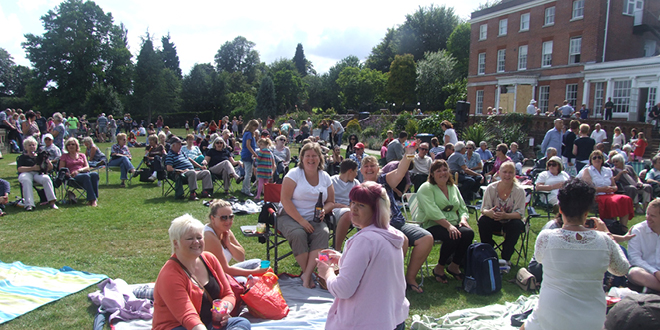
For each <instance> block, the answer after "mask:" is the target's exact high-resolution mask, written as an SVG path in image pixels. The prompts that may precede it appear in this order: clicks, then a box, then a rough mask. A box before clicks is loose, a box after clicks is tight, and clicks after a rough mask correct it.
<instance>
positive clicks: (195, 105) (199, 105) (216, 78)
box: [181, 63, 226, 119]
mask: <svg viewBox="0 0 660 330" xmlns="http://www.w3.org/2000/svg"><path fill="white" fill-rule="evenodd" d="M181 87H182V93H181V94H182V98H183V103H182V110H183V111H186V112H190V113H199V114H201V115H202V118H203V119H205V118H208V119H210V118H219V117H217V116H215V115H216V114H218V115H219V114H220V113H221V112H220V110H221V109H222V105H223V102H224V98H225V94H226V82H225V80H223V79H222V78H221V76H220V75H219V74H218V73H217V71H216V70H215V68H214V67H213V65H211V64H210V63H204V64H195V65H194V66H193V67H192V69H190V73H188V74H187V75H186V76H185V77H183V81H182V86H181Z"/></svg>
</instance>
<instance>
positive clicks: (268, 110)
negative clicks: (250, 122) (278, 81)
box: [254, 76, 277, 119]
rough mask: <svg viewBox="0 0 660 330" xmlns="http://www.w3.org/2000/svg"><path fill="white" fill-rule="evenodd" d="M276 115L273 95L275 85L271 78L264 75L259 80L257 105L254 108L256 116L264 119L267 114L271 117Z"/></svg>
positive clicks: (275, 99) (275, 98)
mask: <svg viewBox="0 0 660 330" xmlns="http://www.w3.org/2000/svg"><path fill="white" fill-rule="evenodd" d="M275 115H277V97H276V95H275V85H274V84H273V79H271V78H270V77H269V76H265V77H264V79H263V80H261V85H260V86H259V93H258V94H257V107H256V108H255V109H254V116H255V117H256V118H262V119H265V118H267V117H268V116H272V117H273V118H274V117H275Z"/></svg>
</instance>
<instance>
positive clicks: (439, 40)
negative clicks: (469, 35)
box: [397, 4, 458, 61]
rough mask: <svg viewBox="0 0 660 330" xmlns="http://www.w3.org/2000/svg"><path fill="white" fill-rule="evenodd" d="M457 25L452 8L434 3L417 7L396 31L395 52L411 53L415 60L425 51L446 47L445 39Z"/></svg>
mask: <svg viewBox="0 0 660 330" xmlns="http://www.w3.org/2000/svg"><path fill="white" fill-rule="evenodd" d="M456 25H458V16H457V15H456V14H455V13H454V8H452V7H446V6H444V5H442V6H436V5H433V4H432V5H430V6H428V7H421V6H420V7H419V9H417V11H416V12H414V13H413V14H408V15H406V21H405V22H404V23H403V25H401V26H400V27H399V29H398V31H397V45H398V46H397V54H412V55H413V56H414V57H415V60H416V61H419V60H420V59H422V58H423V57H424V53H426V52H437V51H439V50H443V49H445V48H447V39H448V38H449V36H450V35H451V33H452V31H454V28H455V27H456Z"/></svg>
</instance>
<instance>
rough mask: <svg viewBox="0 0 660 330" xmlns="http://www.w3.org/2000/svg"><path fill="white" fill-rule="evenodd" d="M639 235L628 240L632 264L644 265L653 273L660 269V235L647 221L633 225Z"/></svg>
mask: <svg viewBox="0 0 660 330" xmlns="http://www.w3.org/2000/svg"><path fill="white" fill-rule="evenodd" d="M631 233H632V234H634V235H637V236H635V237H633V238H632V239H631V240H630V241H629V242H628V258H629V259H630V265H632V266H637V267H642V268H644V269H645V270H646V271H647V272H649V273H651V274H653V273H655V272H657V271H659V270H660V236H658V234H656V233H654V232H653V230H651V228H650V227H649V225H648V223H647V222H646V221H644V222H640V223H638V224H636V225H634V226H633V227H632V231H631Z"/></svg>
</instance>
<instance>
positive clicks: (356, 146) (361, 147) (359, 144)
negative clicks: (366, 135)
mask: <svg viewBox="0 0 660 330" xmlns="http://www.w3.org/2000/svg"><path fill="white" fill-rule="evenodd" d="M355 148H359V149H364V143H362V142H358V143H356V144H355Z"/></svg>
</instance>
